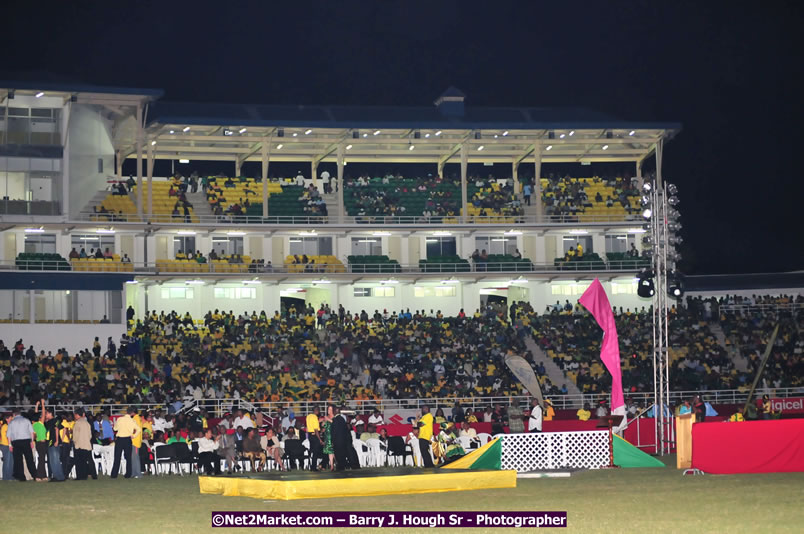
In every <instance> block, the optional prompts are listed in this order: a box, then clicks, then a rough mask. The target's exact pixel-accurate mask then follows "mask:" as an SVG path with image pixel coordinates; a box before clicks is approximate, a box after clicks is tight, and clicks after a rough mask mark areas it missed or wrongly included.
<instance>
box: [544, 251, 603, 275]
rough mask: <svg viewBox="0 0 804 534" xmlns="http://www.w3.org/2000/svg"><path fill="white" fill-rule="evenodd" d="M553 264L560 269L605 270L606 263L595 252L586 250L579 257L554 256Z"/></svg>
mask: <svg viewBox="0 0 804 534" xmlns="http://www.w3.org/2000/svg"><path fill="white" fill-rule="evenodd" d="M555 266H556V267H558V268H559V270H562V271H592V270H596V269H598V270H605V269H606V263H605V262H604V261H603V258H601V257H600V256H599V255H598V254H597V253H596V252H587V253H585V254H584V255H583V256H581V257H580V258H579V257H577V256H574V257H572V258H570V259H569V261H568V260H567V259H565V258H556V259H555Z"/></svg>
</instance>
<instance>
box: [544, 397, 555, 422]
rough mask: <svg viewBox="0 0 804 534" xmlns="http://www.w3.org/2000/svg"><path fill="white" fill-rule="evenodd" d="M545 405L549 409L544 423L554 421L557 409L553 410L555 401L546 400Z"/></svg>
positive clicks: (546, 411)
mask: <svg viewBox="0 0 804 534" xmlns="http://www.w3.org/2000/svg"><path fill="white" fill-rule="evenodd" d="M544 404H545V406H546V407H547V410H545V414H544V419H543V420H544V421H552V420H553V418H554V417H555V416H556V409H555V408H553V401H551V400H550V399H544Z"/></svg>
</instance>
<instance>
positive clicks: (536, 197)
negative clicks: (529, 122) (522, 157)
mask: <svg viewBox="0 0 804 534" xmlns="http://www.w3.org/2000/svg"><path fill="white" fill-rule="evenodd" d="M530 202H531V204H535V205H536V217H538V219H539V221H541V220H542V219H543V218H544V203H543V202H542V145H541V143H536V144H535V145H534V146H533V193H532V194H531V197H530Z"/></svg>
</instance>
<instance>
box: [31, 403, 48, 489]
mask: <svg viewBox="0 0 804 534" xmlns="http://www.w3.org/2000/svg"><path fill="white" fill-rule="evenodd" d="M35 413H37V414H39V419H37V420H36V421H35V422H34V424H33V430H34V438H35V441H36V471H35V472H32V473H31V476H33V477H34V478H35V479H36V481H37V482H47V469H46V468H45V464H46V463H47V448H48V447H47V428H46V427H45V399H42V400H40V401H36V407H35Z"/></svg>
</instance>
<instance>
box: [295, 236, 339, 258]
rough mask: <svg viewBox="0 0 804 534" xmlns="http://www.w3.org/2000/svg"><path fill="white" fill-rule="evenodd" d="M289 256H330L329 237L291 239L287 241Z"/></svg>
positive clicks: (330, 245) (330, 240) (330, 241)
mask: <svg viewBox="0 0 804 534" xmlns="http://www.w3.org/2000/svg"><path fill="white" fill-rule="evenodd" d="M288 244H289V245H290V246H289V249H290V255H291V256H293V255H297V254H298V255H302V254H307V255H308V256H330V255H332V238H331V237H291V238H290V239H289V240H288Z"/></svg>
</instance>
